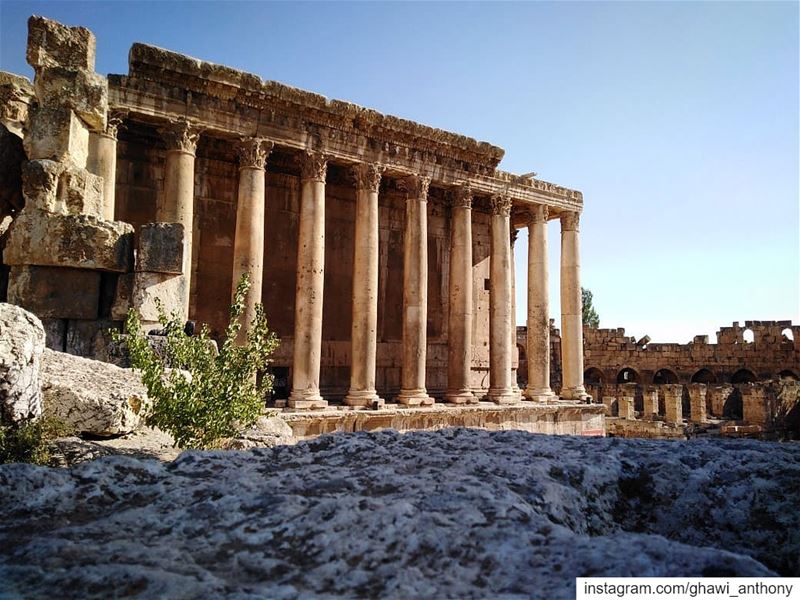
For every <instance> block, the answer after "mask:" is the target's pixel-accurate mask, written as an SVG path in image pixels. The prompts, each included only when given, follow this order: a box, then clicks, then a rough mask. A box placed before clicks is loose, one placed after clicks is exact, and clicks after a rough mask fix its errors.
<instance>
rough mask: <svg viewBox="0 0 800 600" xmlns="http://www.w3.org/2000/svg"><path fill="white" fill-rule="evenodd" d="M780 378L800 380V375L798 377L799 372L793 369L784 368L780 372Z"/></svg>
mask: <svg viewBox="0 0 800 600" xmlns="http://www.w3.org/2000/svg"><path fill="white" fill-rule="evenodd" d="M778 379H789V380H791V381H800V377H798V376H797V373H795V372H794V371H792V370H791V369H784V370H783V371H781V372H780V373H778Z"/></svg>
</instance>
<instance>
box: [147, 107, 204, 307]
mask: <svg viewBox="0 0 800 600" xmlns="http://www.w3.org/2000/svg"><path fill="white" fill-rule="evenodd" d="M160 132H161V135H162V137H163V138H164V141H165V142H166V145H167V156H166V165H165V168H164V195H163V198H162V201H161V204H160V205H159V206H158V210H157V214H156V220H157V221H159V222H162V223H181V224H183V229H184V247H183V276H184V278H185V280H186V285H185V290H186V291H185V298H184V310H183V317H184V319H188V318H189V298H190V291H191V280H192V238H193V227H194V159H195V151H196V150H197V141H198V139H199V138H200V131H199V130H198V129H197V128H196V127H195V126H194V125H192V124H191V123H189V122H188V121H186V120H178V121H174V122H172V123H170V124H169V125H168V126H166V127H163V128H161V129H160Z"/></svg>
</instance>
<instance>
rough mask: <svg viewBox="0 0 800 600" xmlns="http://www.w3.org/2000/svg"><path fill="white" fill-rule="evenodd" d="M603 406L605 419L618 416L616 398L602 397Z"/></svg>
mask: <svg viewBox="0 0 800 600" xmlns="http://www.w3.org/2000/svg"><path fill="white" fill-rule="evenodd" d="M603 404H604V405H605V407H606V416H607V417H616V416H618V415H619V402H618V401H617V398H616V396H603Z"/></svg>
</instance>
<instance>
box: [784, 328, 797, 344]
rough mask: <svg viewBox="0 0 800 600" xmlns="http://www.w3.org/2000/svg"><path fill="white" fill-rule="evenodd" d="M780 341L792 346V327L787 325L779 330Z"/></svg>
mask: <svg viewBox="0 0 800 600" xmlns="http://www.w3.org/2000/svg"><path fill="white" fill-rule="evenodd" d="M781 343H782V344H788V345H790V346H794V333H792V329H791V328H790V327H787V328H786V329H784V330H783V331H781Z"/></svg>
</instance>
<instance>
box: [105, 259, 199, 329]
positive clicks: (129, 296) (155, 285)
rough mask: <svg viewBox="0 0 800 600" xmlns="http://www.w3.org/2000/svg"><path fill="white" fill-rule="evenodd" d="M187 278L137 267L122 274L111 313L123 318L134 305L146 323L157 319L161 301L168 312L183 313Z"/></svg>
mask: <svg viewBox="0 0 800 600" xmlns="http://www.w3.org/2000/svg"><path fill="white" fill-rule="evenodd" d="M187 285H188V282H187V281H186V277H185V276H184V275H172V274H169V273H154V272H151V271H136V272H135V273H127V274H125V275H122V276H120V278H119V280H118V281H117V290H116V296H115V298H114V304H113V305H112V306H111V317H112V318H114V319H119V320H123V319H125V316H126V314H127V312H128V309H129V308H134V309H135V310H136V312H137V313H138V314H139V318H140V319H141V320H142V322H143V323H150V324H153V323H156V322H158V316H159V315H158V302H160V303H161V306H162V308H163V309H164V312H165V313H166V314H167V316H172V315H173V314H177V315H178V316H179V317H181V316H182V315H183V314H184V313H183V311H184V309H185V300H186V295H187V294H188V290H187Z"/></svg>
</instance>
